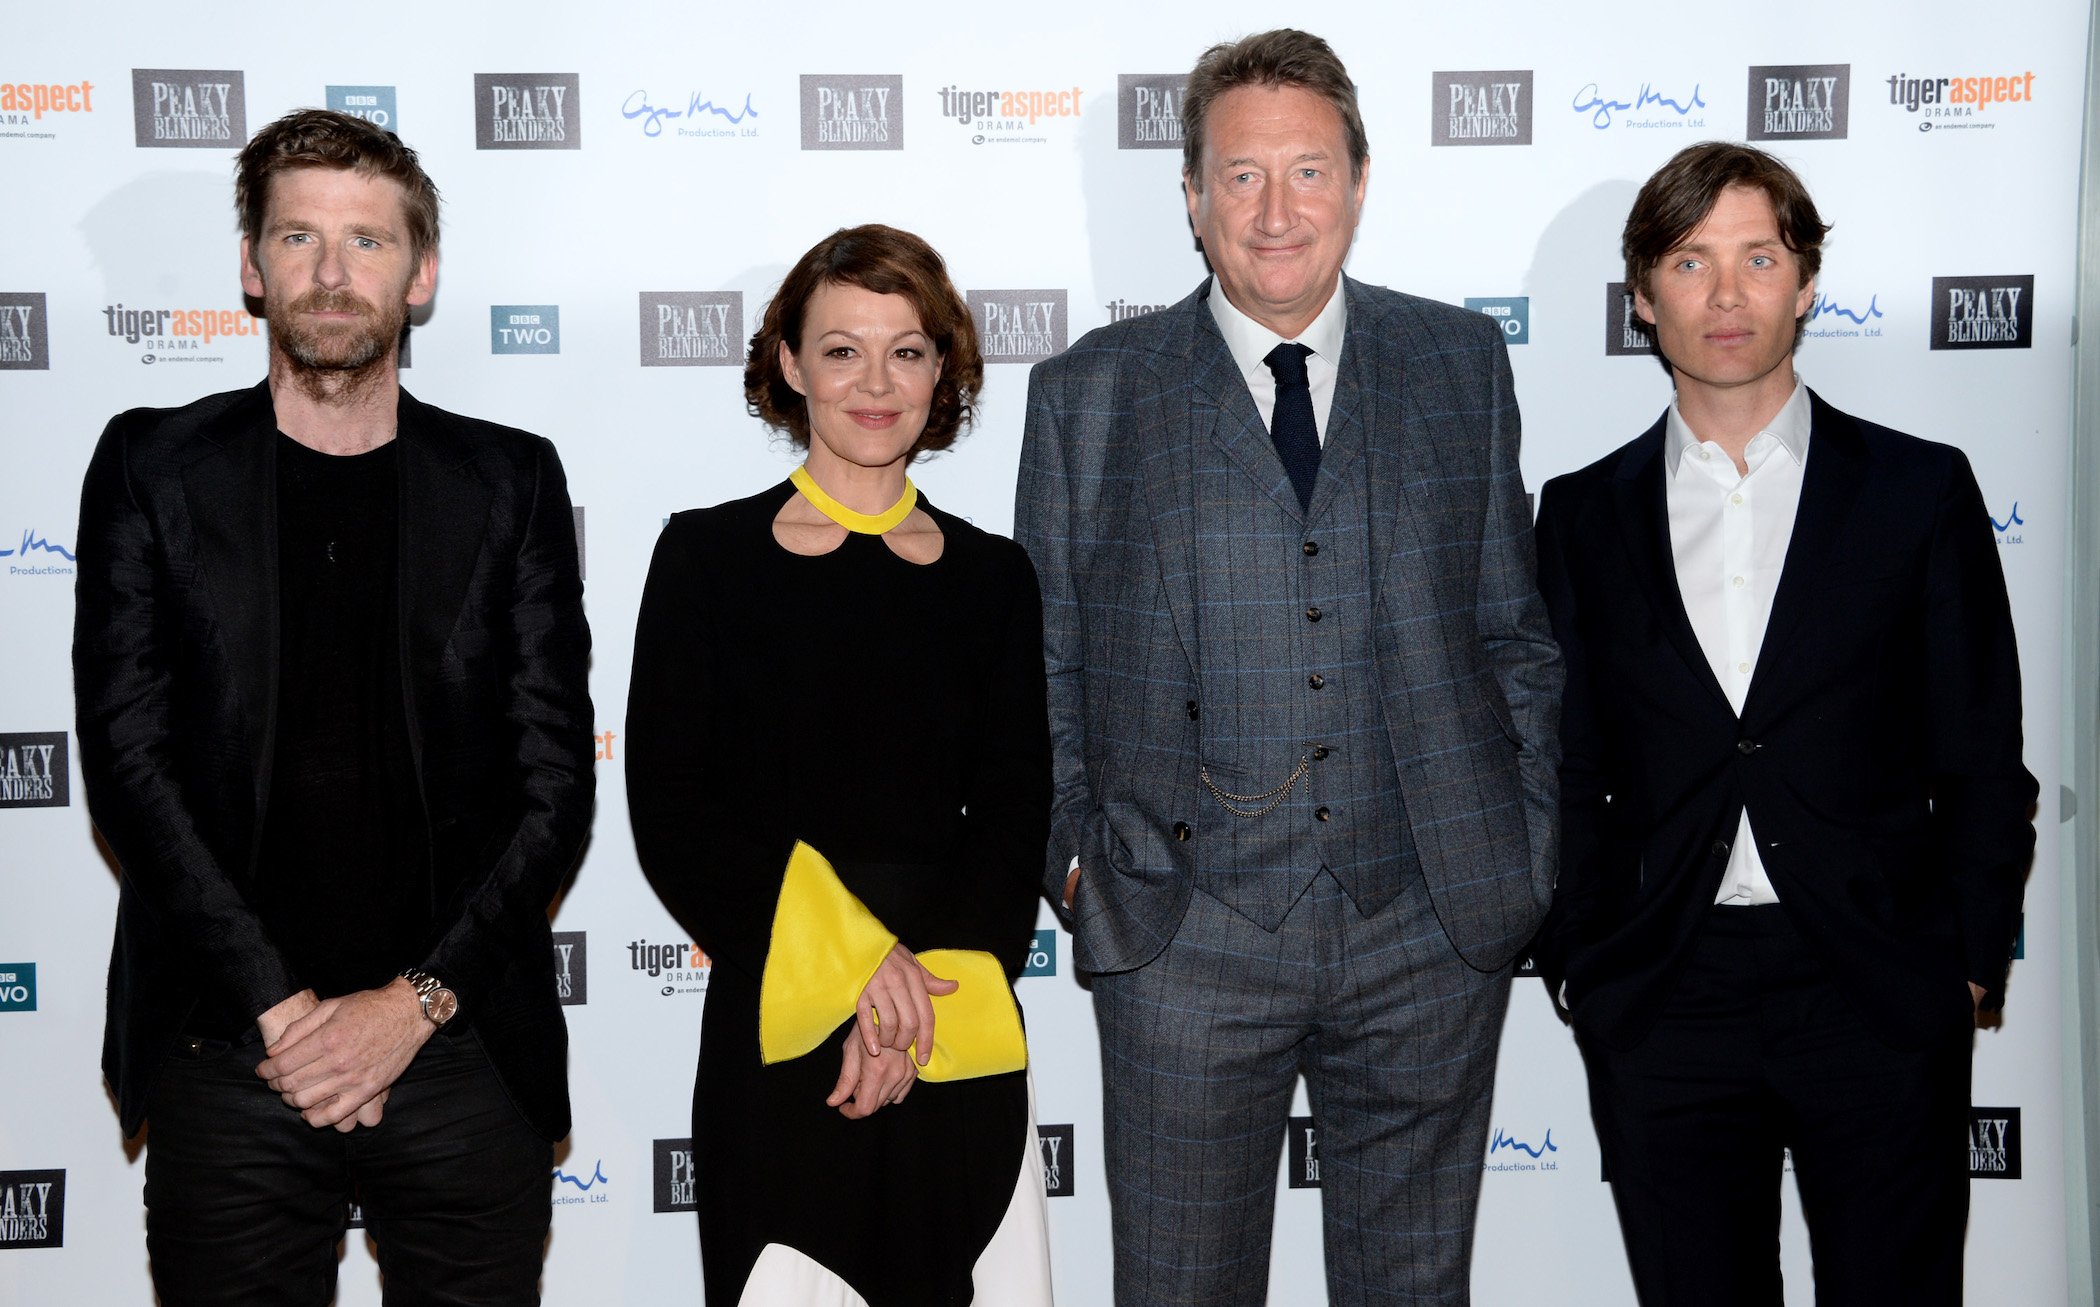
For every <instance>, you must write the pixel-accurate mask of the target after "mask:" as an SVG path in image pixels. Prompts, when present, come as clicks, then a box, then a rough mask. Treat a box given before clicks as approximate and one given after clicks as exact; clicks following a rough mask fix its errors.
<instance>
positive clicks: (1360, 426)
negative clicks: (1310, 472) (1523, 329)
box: [1320, 277, 1443, 604]
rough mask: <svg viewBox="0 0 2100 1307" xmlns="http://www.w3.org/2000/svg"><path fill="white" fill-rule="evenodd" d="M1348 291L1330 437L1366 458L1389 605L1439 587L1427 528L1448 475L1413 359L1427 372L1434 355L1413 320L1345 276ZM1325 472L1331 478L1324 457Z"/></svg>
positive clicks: (1372, 529)
mask: <svg viewBox="0 0 2100 1307" xmlns="http://www.w3.org/2000/svg"><path fill="white" fill-rule="evenodd" d="M1342 285H1343V287H1344V289H1345V290H1347V291H1348V292H1349V296H1350V298H1349V328H1348V332H1347V334H1346V335H1345V336H1344V337H1343V339H1342V357H1341V364H1340V368H1339V370H1338V371H1339V375H1338V377H1337V379H1336V382H1335V396H1334V399H1335V410H1336V412H1338V413H1341V414H1343V415H1344V417H1343V418H1342V419H1341V420H1340V421H1337V420H1335V419H1334V418H1332V417H1330V419H1329V423H1330V425H1329V430H1330V431H1333V432H1335V433H1336V435H1337V436H1338V437H1339V438H1340V439H1341V440H1342V441H1345V442H1349V441H1353V442H1354V443H1355V448H1356V449H1357V450H1358V451H1359V453H1358V454H1356V455H1355V456H1356V457H1361V458H1363V459H1364V466H1365V471H1366V473H1367V475H1366V478H1365V484H1366V485H1367V486H1368V488H1369V492H1370V504H1369V511H1370V517H1369V522H1368V523H1367V526H1366V534H1367V538H1368V541H1369V547H1370V550H1371V557H1372V559H1373V560H1375V561H1374V567H1375V568H1376V571H1375V573H1374V575H1373V578H1372V593H1373V594H1374V595H1376V596H1378V598H1379V601H1380V602H1381V603H1385V604H1393V603H1398V602H1403V600H1402V596H1405V595H1408V594H1410V593H1412V592H1415V591H1416V590H1417V589H1418V587H1420V586H1423V585H1433V584H1434V578H1433V577H1431V576H1430V574H1429V571H1428V569H1427V567H1426V565H1423V564H1422V563H1421V561H1420V560H1426V559H1429V558H1431V557H1432V556H1433V553H1434V550H1433V545H1434V544H1435V543H1436V542H1435V541H1433V540H1432V539H1430V538H1429V537H1428V536H1426V535H1425V534H1424V531H1423V526H1424V524H1425V523H1429V522H1434V521H1436V520H1437V517H1438V513H1439V509H1440V505H1438V504H1437V502H1436V488H1437V487H1438V486H1440V485H1441V484H1442V483H1443V468H1442V462H1441V460H1440V458H1439V456H1438V451H1437V440H1436V433H1435V430H1434V423H1432V422H1431V421H1430V420H1429V418H1428V417H1427V415H1425V414H1424V413H1423V412H1422V409H1421V406H1420V402H1419V399H1418V396H1419V392H1420V390H1421V387H1420V386H1418V385H1410V384H1409V381H1410V378H1409V376H1408V366H1409V365H1408V362H1407V360H1409V359H1410V358H1412V359H1414V360H1415V363H1416V366H1420V367H1428V366H1433V364H1432V361H1431V354H1430V352H1429V351H1428V350H1426V349H1423V348H1418V347H1417V346H1418V345H1419V342H1417V341H1415V340H1413V339H1411V336H1412V333H1411V332H1410V330H1409V325H1410V324H1409V323H1408V322H1407V321H1406V320H1405V319H1401V318H1399V317H1398V315H1397V313H1396V312H1395V311H1394V310H1393V309H1392V308H1390V307H1386V306H1382V305H1380V304H1378V303H1377V302H1376V301H1373V300H1372V299H1370V298H1369V297H1368V296H1365V295H1361V294H1358V293H1357V283H1356V282H1354V281H1351V280H1349V279H1348V278H1346V277H1345V278H1343V282H1342ZM1413 380H1416V381H1419V380H1420V378H1414V379H1413ZM1347 451H1348V446H1347V445H1344V447H1343V448H1342V449H1340V450H1338V451H1337V453H1338V454H1339V455H1342V456H1343V457H1349V456H1350V455H1348V452H1347ZM1320 465H1321V470H1322V472H1323V473H1324V472H1325V471H1326V470H1327V460H1326V458H1325V457H1324V456H1323V457H1322V458H1321V460H1320ZM1334 471H1335V473H1336V475H1337V477H1339V475H1340V473H1341V472H1342V471H1343V467H1342V465H1341V463H1340V462H1339V461H1338V462H1337V465H1336V466H1335V468H1334ZM1321 480H1322V481H1325V480H1326V477H1325V476H1324V475H1323V476H1322V478H1321ZM1338 485H1339V481H1337V486H1338ZM1403 560H1405V561H1403ZM1409 566H1416V567H1418V568H1420V570H1419V571H1418V573H1417V574H1416V575H1413V576H1407V575H1399V576H1396V575H1394V573H1395V571H1396V570H1402V569H1405V568H1406V567H1409Z"/></svg>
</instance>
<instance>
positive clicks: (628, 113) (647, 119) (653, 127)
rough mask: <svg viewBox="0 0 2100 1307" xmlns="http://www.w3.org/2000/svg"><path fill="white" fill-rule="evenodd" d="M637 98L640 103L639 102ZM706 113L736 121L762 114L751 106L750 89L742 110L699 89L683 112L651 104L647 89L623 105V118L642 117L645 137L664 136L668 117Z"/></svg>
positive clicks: (694, 115) (732, 121)
mask: <svg viewBox="0 0 2100 1307" xmlns="http://www.w3.org/2000/svg"><path fill="white" fill-rule="evenodd" d="M637 101H639V102H640V103H639V104H637V103H636V102H637ZM703 113H711V114H714V115H716V116H717V117H720V118H727V119H728V120H729V121H730V122H731V123H732V124H734V123H740V122H742V121H744V119H746V118H756V117H758V110H756V109H754V108H752V107H751V93H750V92H748V91H746V92H745V93H744V107H743V108H742V109H724V108H723V107H722V106H721V105H719V104H716V103H715V102H714V101H713V100H709V99H704V98H702V96H701V94H700V93H699V92H698V91H695V92H693V94H692V98H690V99H688V100H687V101H686V102H685V109H684V110H683V111H682V112H681V111H680V110H677V109H659V108H657V107H656V106H655V105H653V104H650V103H649V93H648V92H647V91H635V92H633V93H632V94H630V95H629V96H628V97H627V99H626V101H625V102H624V103H622V104H621V105H620V116H621V117H623V118H628V119H634V118H639V119H641V120H642V135H644V136H661V135H663V134H664V119H666V118H697V117H699V116H700V115H701V114H703Z"/></svg>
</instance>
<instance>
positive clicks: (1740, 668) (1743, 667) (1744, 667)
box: [1735, 663, 1750, 676]
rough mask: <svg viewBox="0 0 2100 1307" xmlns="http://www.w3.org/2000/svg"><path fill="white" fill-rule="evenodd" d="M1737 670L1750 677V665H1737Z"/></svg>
mask: <svg viewBox="0 0 2100 1307" xmlns="http://www.w3.org/2000/svg"><path fill="white" fill-rule="evenodd" d="M1735 669H1736V670H1737V671H1739V672H1741V673H1742V674H1743V675H1745V676H1748V675H1749V674H1750V664H1748V663H1737V664H1736V665H1735Z"/></svg>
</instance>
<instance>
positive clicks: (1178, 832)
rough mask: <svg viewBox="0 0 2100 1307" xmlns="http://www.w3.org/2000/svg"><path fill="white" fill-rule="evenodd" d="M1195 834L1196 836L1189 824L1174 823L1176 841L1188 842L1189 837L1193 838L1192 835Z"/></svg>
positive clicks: (1183, 822)
mask: <svg viewBox="0 0 2100 1307" xmlns="http://www.w3.org/2000/svg"><path fill="white" fill-rule="evenodd" d="M1193 834H1195V832H1194V831H1192V830H1190V829H1189V824H1188V823H1187V822H1185V821H1177V822H1175V823H1174V838H1175V839H1177V840H1186V839H1188V837H1189V836H1191V835H1193Z"/></svg>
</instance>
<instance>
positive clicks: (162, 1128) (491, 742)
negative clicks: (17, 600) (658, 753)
mask: <svg viewBox="0 0 2100 1307" xmlns="http://www.w3.org/2000/svg"><path fill="white" fill-rule="evenodd" d="M237 178H238V180H237V183H236V202H237V207H238V208H239V209H240V213H241V225H242V231H243V239H242V241H241V269H242V275H241V282H242V286H243V288H244V289H245V290H246V291H247V292H248V294H249V295H250V296H252V297H255V298H258V299H260V300H262V302H263V304H264V306H265V308H266V310H267V314H268V317H269V322H270V338H269V343H270V369H269V377H268V379H267V380H266V381H265V382H263V383H262V384H261V385H258V386H255V387H253V388H251V389H248V390H242V391H232V392H229V393H226V394H222V395H212V396H208V397H206V398H204V399H201V400H198V401H197V402H196V403H194V404H190V405H188V406H186V407H183V408H179V409H134V410H132V411H131V412H128V413H123V414H120V415H118V416H117V417H116V418H114V419H113V420H112V421H111V422H110V424H109V427H108V429H107V430H106V431H105V432H104V433H103V436H102V439H101V441H100V443H98V444H97V446H96V448H95V454H94V458H93V460H92V461H91V462H90V463H89V465H88V471H87V477H86V482H85V485H84V487H83V489H82V492H81V509H80V582H79V587H78V595H77V610H76V617H75V625H74V633H73V670H74V688H75V696H76V699H77V701H78V708H79V727H80V756H81V770H82V772H83V774H84V776H85V778H86V782H87V795H88V805H89V808H90V810H91V811H92V812H93V814H94V818H95V825H96V826H97V828H98V829H99V830H100V831H101V832H102V834H103V836H104V837H105V838H106V839H107V840H108V842H109V847H110V849H111V850H112V851H113V852H114V853H115V855H116V859H117V862H118V863H119V864H120V867H121V872H122V875H121V883H120V892H119V898H118V906H117V932H116V944H115V948H114V949H113V951H112V957H111V960H110V975H109V1023H108V1028H107V1031H106V1034H105V1036H104V1044H103V1067H104V1070H105V1072H106V1073H107V1075H108V1077H109V1081H110V1084H111V1086H112V1087H113V1088H114V1089H115V1091H116V1096H117V1104H118V1111H119V1113H120V1115H121V1118H122V1121H123V1125H124V1129H125V1132H126V1133H127V1134H131V1133H135V1132H136V1131H137V1130H138V1129H139V1126H140V1124H141V1123H142V1122H144V1121H149V1120H150V1122H151V1124H152V1139H151V1142H150V1143H149V1145H148V1147H147V1150H146V1248H147V1252H148V1254H149V1256H150V1258H151V1263H152V1270H153V1280H154V1287H155V1288H156V1290H157V1291H158V1293H159V1296H160V1301H161V1302H163V1303H165V1304H169V1307H175V1305H176V1304H194V1303H219V1302H241V1303H256V1302H273V1303H278V1302H281V1303H316V1304H318V1303H326V1302H328V1301H329V1300H330V1299H331V1298H332V1297H333V1295H334V1286H335V1272H336V1255H337V1254H336V1246H337V1243H338V1241H339V1240H340V1238H341V1236H342V1231H343V1224H344V1215H345V1206H346V1204H347V1203H348V1202H349V1201H350V1200H351V1198H352V1196H353V1194H354V1196H355V1198H356V1200H357V1201H358V1202H359V1203H360V1205H361V1206H362V1207H363V1210H364V1216H365V1228H366V1229H367V1231H368V1232H370V1233H371V1234H372V1235H373V1237H374V1238H376V1239H377V1241H378V1246H379V1264H380V1270H381V1272H382V1274H383V1275H384V1276H385V1279H386V1288H387V1295H388V1298H389V1299H390V1300H392V1299H395V1298H397V1297H400V1298H415V1299H417V1300H420V1301H438V1300H442V1301H445V1302H455V1303H488V1304H513V1303H525V1302H534V1301H537V1299H538V1285H539V1273H540V1263H541V1256H542V1249H543V1247H544V1244H545V1242H546V1235H547V1223H548V1213H549V1209H548V1191H549V1188H550V1187H551V1185H552V1178H551V1169H552V1164H553V1163H552V1144H551V1142H550V1141H552V1140H555V1139H559V1138H561V1137H562V1136H563V1135H565V1134H567V1133H568V1129H569V1097H568V1081H567V1072H566V1067H565V1059H566V1053H567V1046H568V1040H567V1034H566V1032H565V1030H564V1028H563V1024H562V1018H561V1008H560V1006H559V1003H558V1000H557V999H556V997H555V990H554V969H553V950H552V942H551V940H550V938H549V933H548V925H547V905H548V903H549V902H550V901H551V900H552V898H553V895H554V891H555V888H556V886H557V885H558V883H559V882H560V880H561V877H562V876H563V875H564V874H565V873H566V872H567V870H568V868H569V866H570V864H571V863H572V862H573V861H574V859H575V857H576V852H577V849H578V848H579V847H580V845H581V843H582V840H583V836H584V832H585V829H586V827H587V826H588V824H589V821H590V813H591V793H592V784H593V778H592V771H591V767H592V762H591V760H592V747H591V746H592V741H591V703H590V693H589V689H588V686H587V680H586V678H587V674H588V668H589V656H590V632H589V630H588V628H587V627H586V626H585V624H584V617H583V584H582V580H581V578H580V576H579V573H578V570H577V562H576V537H575V526H574V520H573V517H572V514H571V510H570V506H569V497H568V491H567V489H566V487H565V485H564V482H563V479H562V472H561V463H560V461H559V460H558V459H557V458H556V456H555V453H554V449H553V446H551V445H550V444H548V442H546V441H545V440H542V439H540V438H539V437H537V436H532V435H528V434H526V433H525V432H522V431H514V430H511V429H509V428H506V427H498V426H495V425H493V424H491V423H486V422H477V421H475V420H473V419H471V418H463V417H458V416H455V415H453V414H450V413H446V412H443V411H442V410H439V409H436V408H432V407H430V406H429V405H426V404H421V403H418V402H417V401H416V400H415V399H413V398H412V397H410V396H409V394H408V393H407V392H406V391H404V390H402V389H401V385H400V378H399V371H398V361H399V347H400V339H401V332H402V327H403V324H404V322H405V320H406V317H407V314H408V310H409V307H410V306H411V305H417V304H422V303H425V302H427V301H428V300H429V299H430V298H431V296H432V294H433V293H434V290H435V286H436V277H437V235H438V229H437V217H438V197H437V189H436V187H434V186H432V185H431V182H430V179H429V177H427V176H426V175H425V174H424V172H423V169H422V167H421V165H420V164H419V163H418V162H417V159H416V154H415V151H413V150H411V149H409V148H408V147H407V146H405V145H403V144H402V143H401V141H400V140H399V139H398V138H397V137H395V136H394V135H393V134H392V133H390V132H386V131H383V130H381V129H380V128H377V127H374V126H372V125H371V124H370V123H367V122H364V121H363V120H361V119H358V118H354V117H351V116H349V115H346V114H339V113H330V112H326V111H323V110H319V109H308V110H301V111H299V112H296V113H293V114H290V115H288V116H286V117H285V118H283V119H280V120H279V121H277V122H275V123H272V124H271V125H270V126H268V127H266V128H264V129H263V130H262V131H260V132H258V133H257V134H256V136H255V139H254V140H252V141H251V142H249V144H248V146H247V147H246V148H245V149H244V150H243V151H242V152H241V156H240V160H239V164H238V172H237Z"/></svg>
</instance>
